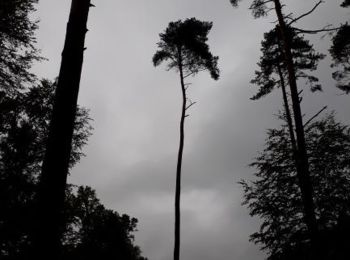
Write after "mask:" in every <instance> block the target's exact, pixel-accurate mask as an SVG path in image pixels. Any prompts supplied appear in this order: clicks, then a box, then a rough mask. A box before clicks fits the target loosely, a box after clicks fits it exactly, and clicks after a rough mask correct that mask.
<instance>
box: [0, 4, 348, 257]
mask: <svg viewBox="0 0 350 260" xmlns="http://www.w3.org/2000/svg"><path fill="white" fill-rule="evenodd" d="M38 2H40V1H38V0H1V2H0V259H4V260H17V259H18V260H20V259H21V260H22V259H23V260H24V259H53V260H55V259H57V260H58V259H120V260H124V259H125V260H146V259H147V258H146V257H144V256H143V253H142V251H141V249H140V247H139V246H137V245H136V242H135V232H136V231H137V223H138V220H137V219H136V218H134V217H131V216H128V215H127V214H120V213H118V212H116V211H115V210H114V209H108V208H107V207H106V206H104V205H103V203H102V202H101V201H100V199H99V198H98V197H97V195H96V192H95V190H94V189H93V188H92V187H89V186H79V185H73V184H70V183H68V182H67V178H68V176H69V175H70V174H71V172H72V169H73V168H74V166H75V165H77V164H78V163H79V161H80V159H81V158H82V157H83V156H84V152H83V148H84V146H86V145H87V144H88V141H89V137H90V136H91V135H93V132H94V129H93V127H92V125H93V119H92V118H91V116H90V111H89V109H88V108H85V107H82V106H79V105H78V104H77V101H78V94H79V87H80V85H81V84H80V81H81V78H82V77H84V71H82V66H83V63H84V52H86V51H89V50H88V49H87V50H86V47H85V37H86V33H87V32H88V30H87V22H88V17H89V12H93V11H94V9H93V8H92V7H95V6H94V5H93V3H91V1H90V0H72V1H71V8H70V13H69V14H67V21H68V23H67V30H66V37H65V42H64V48H63V51H62V60H61V66H60V71H59V72H57V73H58V76H57V78H56V79H51V80H50V79H43V78H39V77H38V76H37V75H35V74H34V73H33V72H32V67H33V65H34V64H36V63H40V62H45V57H42V56H41V54H40V51H39V49H38V48H37V46H36V32H37V30H38V21H36V20H33V19H32V15H33V13H35V11H36V9H37V5H38V4H40V3H38ZM227 2H228V5H230V7H231V9H232V15H235V12H238V10H236V9H237V8H238V9H239V11H240V12H243V11H248V10H244V9H243V7H242V6H241V4H242V3H243V2H248V3H249V5H250V10H249V11H251V13H252V16H253V18H255V19H258V18H263V17H273V19H275V20H276V21H275V23H274V27H273V29H272V30H270V31H267V32H265V33H264V37H263V39H261V48H260V50H261V56H260V58H259V57H257V70H256V71H255V73H254V71H252V72H251V74H252V79H251V85H253V86H254V87H257V92H256V93H255V94H254V95H253V96H252V97H251V100H254V101H255V102H258V101H259V102H264V99H263V98H264V97H266V96H268V95H270V94H271V93H273V92H281V93H280V95H279V96H280V103H281V109H280V111H277V113H276V114H275V115H271V117H274V116H275V117H277V118H278V120H279V122H280V124H279V125H280V126H279V127H277V128H273V129H268V130H267V132H266V139H265V145H264V148H263V149H262V150H261V151H259V152H258V153H257V156H256V157H255V159H253V160H252V161H250V164H249V166H250V169H251V171H252V172H253V173H254V178H253V179H248V178H247V179H243V180H241V181H240V182H239V185H240V187H241V189H242V191H243V198H242V204H243V205H244V206H246V207H247V209H248V211H249V213H250V215H251V216H252V217H256V218H258V219H259V221H260V228H259V229H258V230H256V232H254V233H253V234H251V236H250V241H251V242H253V243H255V244H257V245H258V246H259V247H260V248H261V250H262V251H264V252H265V254H266V258H267V259H269V260H277V259H278V260H283V259H285V260H289V259H305V260H313V259H324V260H345V259H349V258H350V249H349V245H350V175H349V174H350V157H349V154H350V126H348V125H346V124H344V123H342V122H340V121H338V120H337V118H336V112H335V111H329V110H328V107H327V105H328V104H320V110H319V111H318V112H317V113H315V114H314V115H305V114H304V112H303V110H302V104H303V102H307V101H306V98H305V100H304V93H305V92H308V91H309V92H311V93H317V92H322V90H323V86H322V85H321V83H320V81H319V79H318V77H317V76H316V75H317V74H316V73H315V72H317V71H318V67H319V63H320V62H321V61H322V60H323V59H325V57H326V55H328V56H330V57H331V59H332V64H331V66H330V67H329V68H328V70H329V77H330V78H332V79H333V80H334V82H336V83H335V84H334V88H337V89H338V90H339V92H341V93H342V94H344V95H347V94H349V93H350V25H348V20H346V18H345V19H344V21H343V23H342V24H333V25H328V24H325V25H320V28H316V29H313V30H311V29H309V28H300V27H299V26H298V22H299V21H301V20H302V19H304V18H306V17H309V18H312V16H317V11H318V10H319V8H322V5H323V3H324V1H322V0H320V1H315V3H314V6H313V7H312V8H311V9H310V10H305V12H304V13H302V14H299V15H295V14H288V13H287V12H285V9H286V8H287V7H288V1H287V0H285V1H284V0H244V1H242V0H230V1H227ZM241 2H242V3H241ZM94 4H97V5H98V3H94ZM332 4H334V5H340V6H341V7H342V8H345V9H348V8H349V7H350V1H349V0H343V1H334V3H332ZM347 19H348V18H347ZM67 21H61V22H62V23H66V22H67ZM262 21H263V20H262ZM213 28H215V24H213V22H211V21H202V20H199V19H197V18H194V17H193V18H187V19H182V20H181V19H179V20H176V21H170V22H169V24H168V26H167V27H166V28H164V31H163V32H160V34H159V38H157V35H155V36H154V38H155V39H158V43H157V45H156V46H154V56H153V58H152V57H150V60H151V58H152V62H153V65H154V66H155V67H158V66H159V67H162V66H164V65H165V69H166V70H167V71H170V73H176V74H177V75H178V85H179V88H178V91H179V93H180V94H181V95H180V96H181V107H179V118H180V121H179V125H178V127H179V128H178V129H179V135H178V136H174V139H176V140H179V146H178V150H177V151H178V153H177V158H174V160H176V159H177V165H176V168H175V169H174V173H175V174H176V175H175V177H176V179H175V183H174V190H175V194H174V202H175V208H174V251H173V259H174V260H180V259H181V235H180V234H181V232H180V230H181V186H182V174H183V173H182V168H183V163H182V162H183V157H184V155H185V154H184V149H186V146H185V136H186V133H185V123H186V122H187V120H189V119H190V118H191V116H195V115H191V113H190V112H191V108H193V106H194V105H196V102H194V101H193V100H192V99H191V98H190V95H189V90H190V89H191V87H192V84H191V82H189V81H188V79H189V78H193V77H194V76H196V75H197V74H202V72H203V73H208V74H209V76H210V78H211V79H213V80H215V81H217V80H220V71H221V69H224V68H221V67H220V60H219V57H218V56H215V53H214V54H213V53H212V52H211V50H210V46H209V43H208V40H209V34H210V31H211V30H212V29H213ZM312 35H313V36H314V35H322V37H325V38H328V39H329V40H330V43H331V45H330V46H328V53H321V52H318V51H317V50H316V48H317V46H314V45H313V44H312V43H311V41H310V40H309V37H311V36H312ZM240 40H241V37H237V41H240ZM232 58H233V59H234V57H232ZM150 66H151V64H150ZM125 69H127V67H126V68H125ZM158 73H163V72H161V71H159V72H158ZM233 87H234V86H233ZM236 87H239V86H236ZM81 91H84V90H83V86H82V90H81ZM218 91H219V90H218ZM310 96H311V97H310V98H312V95H310ZM308 97H309V96H308ZM247 102H252V101H249V100H247ZM243 120H245V119H243ZM247 163H249V158H248V159H247ZM87 174H88V173H87ZM184 174H186V173H184ZM228 181H230V180H228ZM232 184H233V185H234V184H235V183H233V179H232ZM141 221H142V220H141ZM171 225H172V223H171Z"/></svg>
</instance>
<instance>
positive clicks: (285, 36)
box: [230, 0, 325, 253]
mask: <svg viewBox="0 0 350 260" xmlns="http://www.w3.org/2000/svg"><path fill="white" fill-rule="evenodd" d="M239 1H240V0H230V2H231V4H232V5H233V6H237V4H238V2H239ZM321 3H322V1H319V2H318V3H317V4H316V5H315V6H314V8H313V9H311V10H310V11H308V12H306V13H305V14H302V15H300V16H299V17H297V18H294V19H292V18H291V17H290V16H287V17H286V16H284V15H283V12H282V4H281V1H280V0H267V1H265V0H253V2H252V4H251V10H252V13H253V16H254V17H255V18H259V17H262V16H266V15H267V14H268V13H269V12H270V11H273V10H274V11H275V13H276V16H277V20H278V28H279V31H280V39H281V50H282V52H283V57H284V63H285V66H286V70H287V75H288V85H289V88H290V94H291V103H292V109H293V117H294V123H295V132H296V143H297V153H296V156H295V164H296V168H297V177H298V180H299V187H300V189H301V194H302V201H303V205H304V219H305V223H306V225H307V226H308V231H309V233H310V238H311V240H312V241H313V246H314V247H315V253H317V249H316V247H317V243H318V242H317V240H318V227H317V222H316V216H315V206H314V201H313V187H312V184H311V180H310V172H309V162H308V155H307V152H306V141H305V133H304V125H303V117H302V113H301V108H300V99H299V92H298V87H297V70H296V67H295V63H294V55H293V51H292V49H293V41H292V37H291V33H290V30H289V28H290V27H291V25H292V24H294V23H296V22H297V21H299V20H300V19H302V18H304V17H305V16H307V15H309V14H311V13H312V12H313V11H314V10H315V9H316V8H317V7H318V6H319V5H320V4H321ZM287 19H291V20H290V21H289V22H287ZM293 28H294V30H297V31H298V32H306V31H307V30H301V29H297V28H295V27H293ZM324 30H325V29H324ZM310 32H311V31H310ZM312 32H316V31H312Z"/></svg>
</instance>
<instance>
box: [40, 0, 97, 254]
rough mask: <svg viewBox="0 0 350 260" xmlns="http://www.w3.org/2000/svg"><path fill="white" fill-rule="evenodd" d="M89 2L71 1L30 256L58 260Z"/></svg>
mask: <svg viewBox="0 0 350 260" xmlns="http://www.w3.org/2000/svg"><path fill="white" fill-rule="evenodd" d="M90 6H91V4H90V0H72V4H71V9H70V16H69V21H68V24H67V32H66V39H65V45H64V49H63V52H62V61H61V68H60V73H59V77H58V83H57V89H56V94H55V103H54V107H53V112H52V117H51V122H50V130H49V136H48V141H47V147H46V153H45V158H44V161H43V166H42V173H41V177H40V183H39V190H38V204H37V207H38V208H37V213H38V215H37V220H38V223H37V227H36V231H35V235H34V254H35V256H36V257H37V259H60V255H61V237H62V232H63V231H64V215H63V210H64V200H65V189H66V182H67V175H68V169H69V160H70V154H71V147H72V135H73V129H74V121H75V114H76V109H77V99H78V93H79V84H80V77H81V71H82V64H83V53H84V42H85V34H86V32H87V28H86V24H87V19H88V13H89V8H90Z"/></svg>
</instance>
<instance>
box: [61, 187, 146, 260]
mask: <svg viewBox="0 0 350 260" xmlns="http://www.w3.org/2000/svg"><path fill="white" fill-rule="evenodd" d="M66 193H67V196H66V206H65V217H66V220H67V221H66V230H65V232H64V236H63V245H64V250H63V251H64V259H67V260H70V259H71V260H76V259H125V260H147V259H146V258H143V257H142V256H141V250H140V248H139V247H137V246H134V245H133V242H134V236H133V234H132V233H133V232H135V231H136V224H137V219H135V218H130V217H129V216H128V215H125V214H124V215H122V216H120V215H119V214H118V213H117V212H115V211H112V210H108V209H106V208H105V207H104V206H103V205H102V204H101V203H100V201H99V199H98V198H97V197H96V193H95V191H94V190H93V189H91V188H90V187H82V186H81V187H73V186H70V187H69V188H68V189H67V191H66Z"/></svg>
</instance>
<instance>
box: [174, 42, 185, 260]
mask: <svg viewBox="0 0 350 260" xmlns="http://www.w3.org/2000/svg"><path fill="white" fill-rule="evenodd" d="M178 52H179V58H178V62H179V71H180V81H181V90H182V111H181V119H180V144H179V151H178V157H177V166H176V187H175V243H174V260H179V259H180V221H181V216H180V196H181V166H182V154H183V148H184V139H185V130H184V127H185V118H186V88H185V82H184V75H183V65H182V54H181V48H179V49H178Z"/></svg>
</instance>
